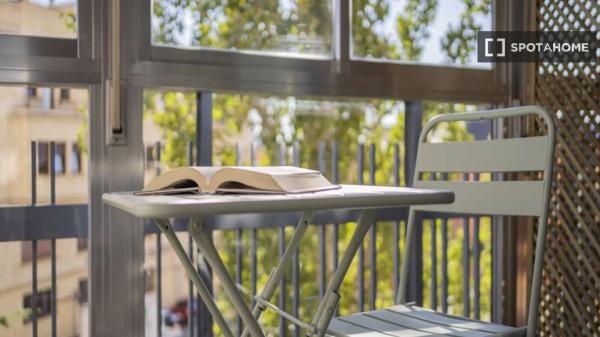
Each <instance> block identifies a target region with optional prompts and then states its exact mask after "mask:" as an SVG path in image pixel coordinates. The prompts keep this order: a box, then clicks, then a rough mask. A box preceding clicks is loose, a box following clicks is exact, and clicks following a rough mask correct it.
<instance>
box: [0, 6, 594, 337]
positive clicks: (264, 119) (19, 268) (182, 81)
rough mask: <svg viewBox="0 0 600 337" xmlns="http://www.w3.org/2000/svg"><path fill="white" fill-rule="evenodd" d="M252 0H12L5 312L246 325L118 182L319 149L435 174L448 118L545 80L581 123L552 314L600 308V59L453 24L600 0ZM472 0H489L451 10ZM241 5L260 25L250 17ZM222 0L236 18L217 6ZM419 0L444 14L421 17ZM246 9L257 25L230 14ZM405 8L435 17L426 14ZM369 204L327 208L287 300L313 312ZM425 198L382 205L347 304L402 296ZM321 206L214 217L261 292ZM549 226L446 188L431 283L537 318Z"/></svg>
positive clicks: (182, 227)
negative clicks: (514, 53)
mask: <svg viewBox="0 0 600 337" xmlns="http://www.w3.org/2000/svg"><path fill="white" fill-rule="evenodd" d="M119 3H120V5H119V6H117V7H113V6H115V5H114V4H119ZM248 3H250V4H249V5H248V6H250V7H248V8H250V9H251V10H249V9H247V8H246V7H243V6H242V5H239V4H238V5H236V4H227V5H224V4H221V3H219V2H217V1H212V2H211V1H205V2H200V3H198V4H190V5H189V6H187V5H182V4H175V2H170V1H157V0H155V1H141V0H140V1H138V0H136V1H127V2H125V1H116V0H113V1H103V0H78V1H58V0H57V1H16V2H7V3H0V83H2V84H1V85H0V255H2V256H3V257H2V258H0V266H1V267H2V268H1V269H0V270H3V271H4V272H3V273H2V277H0V336H11V337H12V336H46V335H47V336H81V337H83V336H114V335H122V336H141V335H145V336H149V337H151V336H157V337H158V336H190V337H192V336H212V335H214V336H219V335H222V332H221V331H220V330H219V329H218V327H217V326H216V325H215V324H214V322H213V319H212V317H211V316H210V314H209V313H208V312H207V309H206V307H205V306H204V305H203V303H202V302H201V301H200V299H199V297H198V294H197V293H196V292H195V291H194V289H193V287H192V285H191V283H190V282H189V281H188V279H187V277H186V276H185V273H184V270H183V268H182V267H181V266H180V264H179V263H178V261H177V257H176V255H175V253H174V251H173V249H172V248H171V247H170V246H169V245H168V243H167V241H166V239H165V237H164V235H163V234H161V233H160V232H159V230H158V228H156V226H155V225H154V224H153V223H150V222H149V221H147V222H145V221H142V220H138V219H134V218H132V217H130V216H127V215H125V214H123V213H121V212H117V211H115V210H114V209H111V208H108V207H107V206H105V205H103V204H102V202H101V196H102V194H103V193H106V192H112V191H125V190H138V189H140V188H141V187H142V186H143V185H144V184H145V183H146V182H148V181H149V180H150V179H151V178H152V177H154V176H156V175H158V174H160V173H161V172H164V171H166V170H168V169H171V168H175V167H179V166H188V165H215V166H223V165H295V166H302V167H307V168H312V169H316V170H319V171H321V172H322V173H323V174H324V175H325V176H326V177H327V178H328V179H329V180H331V181H332V182H334V183H350V184H363V185H388V186H412V184H413V182H412V179H410V178H409V177H412V176H413V173H414V170H415V161H416V151H417V144H418V136H419V133H420V131H421V130H422V127H423V125H424V123H425V122H426V121H427V120H429V119H430V118H432V117H434V116H436V115H439V114H445V113H456V112H465V111H476V110H485V109H490V108H496V107H502V106H518V105H525V104H536V105H540V106H542V107H544V108H545V109H546V110H547V111H549V112H550V114H551V115H552V117H553V119H554V122H555V124H556V128H557V140H556V143H557V145H556V154H555V160H554V170H555V177H554V188H553V190H552V197H551V201H550V209H551V211H550V216H549V220H548V235H547V238H546V243H547V252H546V259H545V265H544V274H543V281H542V296H541V300H540V304H539V317H538V321H539V324H538V327H539V328H538V335H539V336H563V335H565V336H571V335H573V336H580V335H581V336H595V335H596V334H597V333H598V331H600V330H598V329H600V317H599V316H598V312H600V302H599V301H600V299H599V296H598V294H599V293H600V288H599V286H598V284H600V282H599V280H600V275H599V274H598V273H599V270H600V248H599V247H600V245H599V241H598V237H599V235H598V233H600V228H599V226H598V224H599V223H600V221H598V214H600V204H599V202H598V200H600V194H599V193H598V190H599V184H600V175H599V172H600V171H599V170H600V169H599V167H600V163H599V160H598V151H599V149H600V145H599V142H598V141H599V139H600V136H599V134H598V127H599V126H600V117H599V115H598V113H599V111H598V102H600V98H599V97H598V90H597V80H598V79H597V73H598V67H597V65H595V63H584V62H582V63H574V62H571V63H568V64H566V65H563V64H555V63H552V62H541V61H538V62H530V63H480V62H477V59H476V47H477V46H476V42H477V41H476V37H475V35H476V34H475V35H473V36H471V37H470V38H466V39H467V40H465V41H464V42H465V43H467V45H468V46H470V47H469V48H470V49H469V48H468V49H469V50H470V52H468V53H467V54H464V55H463V54H461V53H458V52H457V53H453V51H458V49H456V50H455V49H453V46H455V45H454V44H453V43H452V42H453V41H454V40H449V38H450V37H452V36H454V35H452V34H446V33H447V31H445V30H444V29H445V28H444V29H442V28H440V27H448V28H447V29H448V32H452V31H453V29H454V30H456V29H458V28H460V27H463V26H464V25H474V26H473V27H471V26H469V27H466V30H465V31H464V32H463V33H464V34H463V35H461V36H466V37H469V36H470V35H469V34H467V33H468V32H471V31H473V32H475V33H476V32H477V31H479V30H497V31H503V30H505V31H508V30H528V29H534V30H540V31H542V30H552V29H554V28H556V29H558V28H560V29H565V28H564V27H563V26H564V25H566V26H568V27H569V28H570V29H571V28H572V29H576V30H580V29H585V30H595V29H596V28H597V27H596V26H597V24H596V22H597V14H598V11H600V8H598V6H597V5H595V4H594V3H593V2H591V1H583V2H581V3H578V4H572V3H571V2H568V1H559V2H556V3H549V2H533V1H529V2H527V1H525V2H518V1H506V2H492V3H490V2H486V1H481V3H480V2H477V1H476V3H477V4H478V5H481V6H479V7H477V6H475V7H477V8H471V10H472V11H471V12H469V11H468V9H469V8H468V7H466V6H467V5H468V4H466V3H465V4H462V3H461V2H457V1H449V2H448V3H446V2H444V3H443V4H438V5H435V4H429V2H423V3H419V4H420V5H419V4H417V2H414V5H415V6H416V7H411V4H413V2H412V1H406V2H399V3H395V2H393V1H382V2H379V3H377V4H375V3H372V2H361V1H357V0H356V1H352V2H345V1H330V2H318V1H308V2H307V3H310V4H312V5H314V6H312V7H311V8H310V11H302V4H301V2H294V1H290V2H289V3H287V2H285V3H282V4H279V5H277V6H280V7H277V8H276V9H273V8H267V7H265V6H267V5H265V6H263V7H265V8H261V6H258V7H257V5H256V4H255V3H254V2H252V1H249V2H248ZM426 3H427V4H426ZM186 6H187V7H186ZM427 6H433V7H435V8H433V7H432V8H429V7H427ZM436 6H437V7H436ZM463 7H465V8H466V9H465V8H463ZM480 7H481V8H480ZM115 8H116V10H115ZM459 10H460V11H462V12H464V13H465V15H464V16H460V15H458V14H456V15H453V14H450V13H454V12H456V13H458V11H459ZM294 11H298V12H297V13H296V12H294ZM226 12H227V13H230V14H231V13H233V14H235V15H238V19H239V21H240V22H242V21H243V22H244V25H242V24H241V23H240V24H237V23H236V22H237V21H235V22H233V21H227V20H231V17H228V16H226V15H225V14H222V13H226ZM249 12H250V13H251V14H252V15H249ZM97 13H100V14H101V15H96V14H97ZM219 13H221V14H222V17H221V19H222V22H220V24H219V25H216V24H215V22H213V21H211V20H212V19H211V18H213V16H212V15H217V14H219ZM269 13H270V14H269ZM273 13H278V15H274V14H273ZM432 13H435V15H433V14H432ZM221 14H219V15H221ZM233 14H231V15H233ZM279 14H281V15H279ZM409 14H410V15H412V16H414V17H415V18H418V19H419V20H421V21H423V20H424V21H423V22H422V25H418V26H411V25H410V22H411V21H410V20H409V19H411V18H412V17H410V16H407V15H409ZM261 15H262V16H261ZM469 15H471V16H469ZM217 16H218V15H217ZM279 16H281V18H279V19H277V18H273V17H279ZM429 16H432V17H431V18H429ZM119 17H120V19H119ZM255 17H260V18H263V19H264V20H267V19H268V20H271V19H272V21H273V22H272V27H271V26H267V25H264V26H261V25H260V24H261V23H264V22H260V23H256V24H254V23H253V20H254V18H255ZM36 18H37V19H36ZM125 18H126V19H125ZM315 18H316V19H315ZM469 18H471V19H473V22H471V21H470V20H469ZM533 18H535V20H534V19H533ZM226 19H227V20H226ZM280 19H281V20H280ZM194 20H196V21H197V22H196V21H194ZM223 20H225V21H223ZM244 20H245V21H244ZM268 20H267V21H268ZM278 20H279V21H278ZM315 20H316V21H315ZM403 20H404V21H403ZM427 20H432V21H427ZM559 21H560V22H563V23H562V24H561V25H562V26H561V27H558V23H557V22H559ZM115 22H116V23H119V24H118V25H115ZM191 22H195V23H198V25H199V26H198V27H201V28H202V29H198V30H197V31H196V30H195V29H192V24H191ZM232 22H233V23H232ZM317 23H318V24H317ZM227 25H229V26H230V28H231V27H237V28H239V27H242V28H243V29H241V30H240V31H231V30H226V31H224V30H222V27H225V26H227ZM396 25H400V26H402V25H405V26H406V27H408V28H409V30H408V32H409V33H411V34H413V33H414V34H416V35H414V34H413V35H411V34H408V33H406V34H408V35H406V36H405V35H402V31H401V30H399V29H397V27H396ZM229 26H227V27H229ZM7 27H8V28H7ZM219 27H221V28H219ZM269 27H271V28H269ZM273 27H274V28H273ZM402 27H404V26H402ZM418 27H425V28H427V30H428V32H429V33H427V32H425V34H423V31H421V30H419V29H418ZM436 27H437V28H436ZM463 28H465V27H463ZM411 29H412V30H411ZM305 30H306V31H305ZM254 31H262V32H264V33H262V35H257V36H258V37H261V36H263V35H264V36H263V37H264V38H258V37H257V36H254V35H252V34H251V33H250V32H254ZM113 32H114V34H113ZM199 32H200V33H199ZM107 33H110V34H107ZM201 33H202V34H205V35H202V34H201ZM228 34H231V35H228ZM236 34H237V35H236ZM269 34H271V35H269ZM444 34H445V35H444ZM429 35H431V36H429ZM445 38H447V39H445ZM407 39H408V40H410V41H411V42H412V44H406V41H408V40H407ZM411 39H412V40H411ZM432 41H433V42H432ZM454 42H456V43H457V45H458V42H460V41H458V40H456V41H454ZM439 45H442V46H445V47H440V46H439ZM411 46H412V47H411ZM410 48H412V49H410ZM457 48H458V47H457ZM115 50H116V51H118V53H116V54H119V55H115V53H113V51H115ZM114 78H121V79H122V81H121V83H119V84H118V85H117V87H119V86H120V89H119V90H120V91H118V93H119V94H118V95H119V96H118V97H120V99H115V96H113V95H114V92H113V91H111V88H114V82H112V83H113V84H111V83H109V82H110V81H111V80H113V79H114ZM117 82H119V81H117ZM111 86H112V87H111ZM543 131H544V130H543V126H542V125H541V124H540V123H538V122H537V121H536V120H535V119H505V120H501V121H495V122H485V121H478V122H469V123H459V124H456V125H443V126H441V127H440V128H439V129H436V131H435V133H434V135H433V138H435V139H434V140H439V141H466V140H469V141H472V140H488V139H499V138H504V137H507V138H510V137H531V136H536V135H538V134H540V133H543ZM455 178H457V179H461V180H468V181H489V180H499V179H504V180H512V179H514V178H515V177H514V176H510V175H508V174H506V175H502V174H500V176H498V175H494V174H491V173H482V174H479V173H467V174H464V175H461V176H460V177H455ZM519 178H523V177H522V176H519ZM442 179H445V178H444V177H442ZM357 215H358V213H357V211H353V210H341V211H340V210H338V211H322V212H318V213H317V214H316V217H315V220H314V223H313V224H311V226H310V227H309V229H308V231H307V235H306V236H305V238H304V239H303V241H302V244H301V246H300V248H299V249H298V250H297V251H296V252H295V253H294V256H293V261H292V265H291V266H290V268H287V269H286V272H285V276H284V279H283V280H282V281H281V282H280V284H279V287H278V291H277V292H276V295H275V298H274V300H273V301H272V302H273V303H276V304H277V305H278V306H279V307H280V308H284V309H285V310H286V311H287V312H290V313H292V314H293V315H294V316H296V317H299V318H300V319H302V320H303V321H310V318H311V317H312V314H314V312H315V310H316V306H317V305H318V303H319V300H320V299H321V298H322V297H323V296H324V292H325V289H326V286H327V283H328V282H329V281H330V280H331V278H332V275H333V273H334V271H335V270H336V268H337V266H338V263H339V261H340V256H341V254H342V252H343V251H344V249H345V248H346V247H347V245H348V242H349V240H350V233H351V231H352V229H353V228H354V227H355V226H356V223H355V221H356V219H357ZM407 217H408V210H407V209H406V208H393V209H386V210H381V211H379V212H378V213H377V222H376V225H375V227H374V228H373V230H372V231H370V232H369V234H368V235H367V237H366V240H365V241H364V242H363V244H362V246H361V248H360V249H359V253H358V255H357V257H356V258H355V259H354V260H353V262H352V265H351V267H350V270H349V274H348V276H347V277H346V279H345V282H344V283H343V285H342V288H341V297H342V300H341V302H340V307H339V309H338V312H337V313H336V314H337V315H348V314H352V313H357V312H362V311H368V310H374V309H381V308H385V307H388V306H390V305H393V304H394V303H395V299H396V295H397V287H398V282H399V274H400V265H401V263H402V262H403V261H402V258H401V257H402V253H403V252H404V249H405V241H406V237H405V235H406V233H405V231H406V227H407V225H406V222H407ZM298 218H299V215H298V214H281V213H275V214H244V215H230V216H214V217H211V218H209V219H207V222H208V224H209V226H210V229H211V231H212V237H213V240H214V242H215V244H216V246H217V248H218V250H219V253H220V254H221V256H222V257H223V258H224V261H225V263H226V266H227V268H228V270H229V272H230V273H231V275H232V276H233V277H234V279H235V280H236V283H237V286H238V288H239V290H240V292H241V293H242V294H243V296H244V299H245V300H246V301H247V303H252V302H253V298H254V295H256V294H257V293H258V292H260V291H261V289H262V288H263V287H264V285H265V283H266V280H267V277H268V275H269V272H270V270H271V268H272V267H274V266H275V265H276V263H277V261H278V259H279V257H280V256H281V255H282V254H283V251H284V248H285V245H286V243H288V242H289V241H290V239H291V235H292V232H293V230H294V226H295V225H296V222H297V221H298ZM174 226H175V229H176V230H177V232H178V237H179V239H180V240H181V241H182V242H184V243H185V248H186V251H187V253H188V255H189V256H191V257H192V260H193V262H194V264H195V265H197V268H198V269H199V270H200V271H201V274H202V276H203V277H204V279H205V280H206V282H207V283H208V284H209V285H210V286H211V288H212V289H211V291H212V293H213V295H214V296H215V298H216V300H217V304H218V306H219V308H220V309H221V311H222V313H223V315H224V317H225V319H226V320H227V321H228V323H230V326H231V327H232V329H233V330H234V333H235V334H236V335H238V334H240V333H241V330H242V328H243V326H242V324H241V320H240V317H238V316H237V315H236V313H235V311H234V310H233V308H232V306H231V305H230V303H229V302H228V301H227V299H226V298H225V296H224V290H223V285H222V284H221V283H220V282H219V281H218V280H216V279H215V278H214V276H213V275H212V274H211V271H210V270H209V268H207V266H206V263H205V261H204V260H203V259H202V258H200V257H199V255H198V249H197V247H196V245H195V244H194V243H193V242H192V239H191V237H190V236H189V235H188V233H187V222H186V221H185V220H182V219H177V220H176V221H175V223H174ZM535 233H536V224H535V222H534V221H531V220H527V219H523V218H521V217H500V216H479V215H473V214H448V213H438V212H424V213H423V214H422V216H421V218H419V221H418V225H417V228H416V237H417V238H418V239H417V241H416V242H417V244H416V247H414V250H413V256H414V259H412V260H411V261H410V271H409V274H410V275H411V278H410V279H409V290H408V296H409V301H411V302H415V303H416V304H418V305H421V306H423V307H425V308H431V309H434V310H437V311H439V312H443V313H448V314H452V315H456V316H461V317H466V318H469V319H481V320H485V321H492V322H497V323H503V324H508V325H512V326H522V325H524V324H525V323H526V318H527V310H528V304H527V300H528V298H529V296H528V295H529V294H528V289H529V284H530V282H531V267H532V266H531V264H532V262H531V261H533V257H534V249H533V248H534V247H535V244H536V243H535V240H534V238H535V236H534V234H535ZM261 322H262V323H263V328H264V331H265V333H266V334H267V335H269V336H288V337H289V336H294V337H295V336H300V335H301V334H305V331H303V330H302V329H300V328H298V327H297V326H295V325H294V324H292V322H290V321H289V320H287V319H285V318H282V317H279V316H277V315H275V314H274V313H272V312H267V313H265V315H263V318H262V321H261Z"/></svg>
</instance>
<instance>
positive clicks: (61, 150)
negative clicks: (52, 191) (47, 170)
mask: <svg viewBox="0 0 600 337" xmlns="http://www.w3.org/2000/svg"><path fill="white" fill-rule="evenodd" d="M66 151H67V146H66V145H65V143H58V144H56V153H55V154H54V172H56V174H65V164H66Z"/></svg>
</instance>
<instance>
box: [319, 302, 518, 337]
mask: <svg viewBox="0 0 600 337" xmlns="http://www.w3.org/2000/svg"><path fill="white" fill-rule="evenodd" d="M329 330H331V331H334V332H336V333H337V334H340V335H345V336H360V337H379V336H381V337H388V336H397V337H426V336H427V337H429V336H432V337H433V336H456V337H488V336H495V335H497V334H499V333H507V332H511V331H513V330H516V328H513V327H510V326H504V325H500V324H494V323H487V322H481V321H476V320H471V319H468V318H462V317H455V316H450V315H446V314H442V313H438V312H435V311H431V310H428V309H423V308H420V307H417V306H411V305H397V306H395V307H391V308H386V309H381V310H375V311H367V312H362V313H358V314H354V315H350V316H344V317H337V318H335V319H333V320H332V321H331V324H330V326H329Z"/></svg>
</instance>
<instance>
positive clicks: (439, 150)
mask: <svg viewBox="0 0 600 337" xmlns="http://www.w3.org/2000/svg"><path fill="white" fill-rule="evenodd" d="M525 115H537V116H539V117H541V118H542V119H543V120H544V122H545V123H546V125H547V130H548V133H547V135H545V136H539V137H528V138H512V139H498V140H489V141H473V142H449V143H427V142H426V139H427V135H428V134H429V132H430V131H431V130H432V129H433V127H434V126H436V125H437V124H439V123H441V122H456V121H473V120H489V119H497V118H504V117H516V116H525ZM553 155H554V124H553V122H552V119H551V118H550V116H548V114H547V113H546V111H544V110H543V109H542V108H540V107H537V106H524V107H517V108H509V109H499V110H490V111H482V112H475V113H460V114H458V113H457V114H447V115H440V116H437V117H435V118H433V119H432V120H431V121H430V122H429V123H428V124H427V125H426V126H425V128H424V129H423V132H422V133H421V136H420V139H419V148H418V153H417V161H416V168H415V174H414V180H413V181H414V182H415V183H414V185H415V187H423V188H436V189H451V190H453V191H454V193H455V202H454V203H453V204H449V205H432V206H419V207H412V208H411V209H410V213H409V218H408V229H407V243H406V247H405V249H404V254H403V256H404V259H403V263H402V269H401V275H400V283H399V288H398V298H397V301H396V302H397V303H398V305H396V306H394V307H391V308H386V309H381V310H375V311H369V312H362V313H358V314H354V315H350V316H345V317H338V318H335V319H333V320H332V321H331V324H330V325H329V329H328V330H327V334H329V335H334V336H361V337H376V336H382V337H384V336H397V337H416V336H461V337H486V336H525V335H526V336H527V337H533V336H535V330H536V323H537V318H538V317H537V313H538V301H539V293H540V282H541V276H542V263H543V259H544V238H545V236H546V223H547V213H548V200H549V196H550V185H551V182H552V163H553ZM531 171H538V172H539V171H541V172H543V174H544V176H543V179H542V180H539V181H535V180H534V181H532V180H529V181H488V182H473V181H429V180H428V181H425V180H422V179H421V175H422V173H426V172H531ZM418 211H436V212H447V213H462V214H479V215H515V216H531V217H538V224H539V226H538V232H537V240H536V245H535V259H534V265H533V277H532V282H531V295H530V299H529V313H528V320H527V325H526V326H524V327H520V328H514V327H510V326H504V325H499V324H493V323H487V322H482V321H475V320H471V319H468V318H462V317H455V316H451V315H447V314H443V313H438V312H435V311H431V310H428V309H423V308H420V307H417V306H415V305H412V304H408V303H406V287H407V280H408V263H407V262H408V261H409V260H410V258H411V256H410V251H411V247H412V245H413V241H414V240H415V239H416V238H415V237H414V231H415V218H416V212H418Z"/></svg>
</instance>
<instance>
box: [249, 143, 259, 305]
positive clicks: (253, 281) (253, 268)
mask: <svg viewBox="0 0 600 337" xmlns="http://www.w3.org/2000/svg"><path fill="white" fill-rule="evenodd" d="M255 151H256V150H255V148H254V142H251V143H250V165H252V166H254V165H256V152H255ZM256 235H257V233H256V228H252V230H251V231H250V289H251V294H252V306H254V305H255V304H256V300H255V299H254V296H256V294H257V289H256V282H257V277H258V276H257V270H256V268H257V263H258V258H257V255H256Z"/></svg>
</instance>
